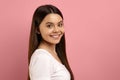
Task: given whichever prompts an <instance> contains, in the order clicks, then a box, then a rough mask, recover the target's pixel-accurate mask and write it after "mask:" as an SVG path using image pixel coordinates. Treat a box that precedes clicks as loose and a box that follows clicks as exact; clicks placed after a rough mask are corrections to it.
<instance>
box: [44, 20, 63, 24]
mask: <svg viewBox="0 0 120 80" xmlns="http://www.w3.org/2000/svg"><path fill="white" fill-rule="evenodd" d="M61 22H62V23H63V20H61V21H59V22H58V23H61ZM46 24H53V22H47V23H46Z"/></svg>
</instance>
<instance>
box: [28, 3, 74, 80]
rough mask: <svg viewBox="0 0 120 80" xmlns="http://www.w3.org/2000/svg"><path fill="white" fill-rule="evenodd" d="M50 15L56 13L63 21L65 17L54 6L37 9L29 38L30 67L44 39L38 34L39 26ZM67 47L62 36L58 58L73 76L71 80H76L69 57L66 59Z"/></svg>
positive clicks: (58, 46)
mask: <svg viewBox="0 0 120 80" xmlns="http://www.w3.org/2000/svg"><path fill="white" fill-rule="evenodd" d="M50 13H56V14H58V15H60V16H61V17H62V19H63V15H62V13H61V11H60V10H59V9H58V8H57V7H55V6H53V5H42V6H40V7H38V8H37V9H36V11H35V12H34V15H33V19H32V24H31V32H30V38H29V49H28V65H29V63H30V58H31V56H32V54H33V52H34V51H35V50H36V49H37V48H38V45H39V44H40V42H41V40H42V37H41V35H40V34H38V33H37V31H38V28H39V25H40V24H41V22H42V20H43V19H44V18H45V16H47V15H48V14H50ZM65 48H66V46H65V34H64V35H63V36H62V38H61V41H60V42H59V43H58V44H57V45H56V52H57V54H58V57H59V58H60V60H61V62H62V64H64V65H65V66H66V68H67V69H68V71H69V72H70V75H71V80H74V76H73V73H72V70H71V68H70V66H69V63H68V60H67V57H66V49H65ZM28 80H30V77H29V75H28Z"/></svg>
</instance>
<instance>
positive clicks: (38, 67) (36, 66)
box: [29, 53, 51, 80]
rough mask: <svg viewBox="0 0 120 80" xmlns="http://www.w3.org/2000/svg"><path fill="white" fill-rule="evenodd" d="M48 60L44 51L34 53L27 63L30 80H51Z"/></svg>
mask: <svg viewBox="0 0 120 80" xmlns="http://www.w3.org/2000/svg"><path fill="white" fill-rule="evenodd" d="M50 66H51V65H50V60H49V57H48V56H47V55H46V54H44V53H34V54H33V56H32V57H31V61H30V65H29V75H30V80H51V79H50V75H51V74H50V72H51V71H50Z"/></svg>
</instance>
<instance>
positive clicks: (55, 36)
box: [50, 34, 61, 39]
mask: <svg viewBox="0 0 120 80" xmlns="http://www.w3.org/2000/svg"><path fill="white" fill-rule="evenodd" d="M60 36H61V34H57V35H50V37H52V38H55V39H58V38H59V37H60Z"/></svg>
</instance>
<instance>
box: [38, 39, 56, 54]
mask: <svg viewBox="0 0 120 80" xmlns="http://www.w3.org/2000/svg"><path fill="white" fill-rule="evenodd" d="M55 47H56V45H55V44H50V43H47V42H45V41H42V42H41V43H40V44H39V46H38V48H41V49H45V50H47V51H49V52H50V53H56V50H55Z"/></svg>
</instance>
